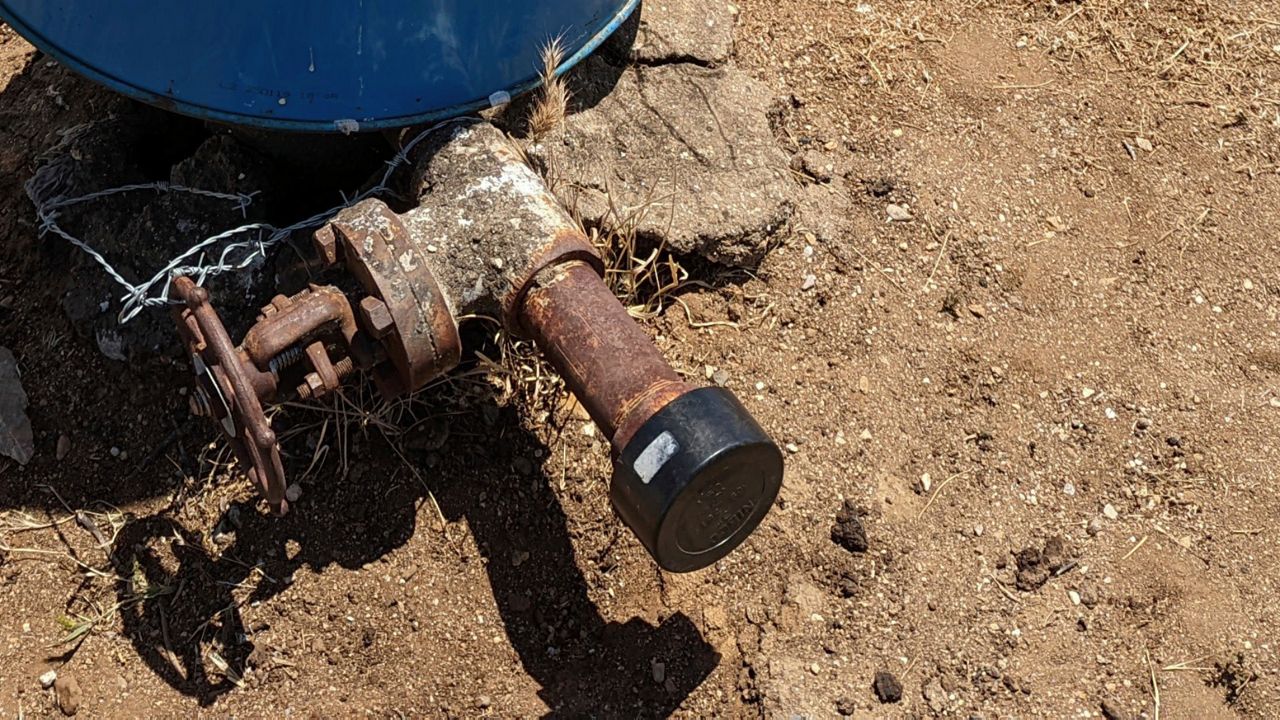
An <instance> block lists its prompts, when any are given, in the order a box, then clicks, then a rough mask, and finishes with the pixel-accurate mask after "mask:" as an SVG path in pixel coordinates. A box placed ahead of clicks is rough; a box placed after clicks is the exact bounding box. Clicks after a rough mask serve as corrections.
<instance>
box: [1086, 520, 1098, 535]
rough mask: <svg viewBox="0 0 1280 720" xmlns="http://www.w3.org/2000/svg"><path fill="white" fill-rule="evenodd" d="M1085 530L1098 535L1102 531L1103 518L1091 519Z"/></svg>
mask: <svg viewBox="0 0 1280 720" xmlns="http://www.w3.org/2000/svg"><path fill="white" fill-rule="evenodd" d="M1085 532H1087V533H1089V534H1090V535H1097V534H1098V533H1100V532H1102V518H1099V517H1094V518H1093V519H1092V520H1090V521H1089V525H1088V526H1087V527H1085Z"/></svg>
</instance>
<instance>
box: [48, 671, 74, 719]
mask: <svg viewBox="0 0 1280 720" xmlns="http://www.w3.org/2000/svg"><path fill="white" fill-rule="evenodd" d="M53 692H54V695H56V696H57V699H58V709H59V710H61V711H62V714H63V715H75V714H76V713H77V712H78V711H79V710H80V683H78V682H76V678H75V676H74V675H72V674H71V673H64V674H62V675H59V676H58V679H57V680H54V681H53Z"/></svg>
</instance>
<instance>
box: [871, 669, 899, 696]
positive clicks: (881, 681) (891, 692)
mask: <svg viewBox="0 0 1280 720" xmlns="http://www.w3.org/2000/svg"><path fill="white" fill-rule="evenodd" d="M871 689H873V690H875V693H876V697H877V698H879V699H880V702H882V703H896V702H898V701H900V700H902V683H901V682H900V681H899V680H898V678H896V677H894V674H893V673H891V672H889V671H888V670H878V671H876V678H875V680H874V681H872V683H871Z"/></svg>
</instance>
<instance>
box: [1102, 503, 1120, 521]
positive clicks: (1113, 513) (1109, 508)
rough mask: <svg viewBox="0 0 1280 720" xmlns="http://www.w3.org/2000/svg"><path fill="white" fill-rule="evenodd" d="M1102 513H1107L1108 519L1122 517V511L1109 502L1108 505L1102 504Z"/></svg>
mask: <svg viewBox="0 0 1280 720" xmlns="http://www.w3.org/2000/svg"><path fill="white" fill-rule="evenodd" d="M1102 514H1103V515H1106V516H1107V519H1108V520H1119V519H1120V512H1119V511H1118V510H1116V508H1115V506H1114V505H1112V504H1111V503H1107V504H1106V505H1103V506H1102Z"/></svg>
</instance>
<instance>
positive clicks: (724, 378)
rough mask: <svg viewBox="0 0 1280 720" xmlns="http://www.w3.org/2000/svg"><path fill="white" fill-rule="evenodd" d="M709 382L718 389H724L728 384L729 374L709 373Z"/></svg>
mask: <svg viewBox="0 0 1280 720" xmlns="http://www.w3.org/2000/svg"><path fill="white" fill-rule="evenodd" d="M711 382H714V383H715V384H717V385H719V386H720V387H724V386H725V385H727V384H728V383H729V373H727V372H725V371H724V370H716V371H715V372H713V373H711Z"/></svg>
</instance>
